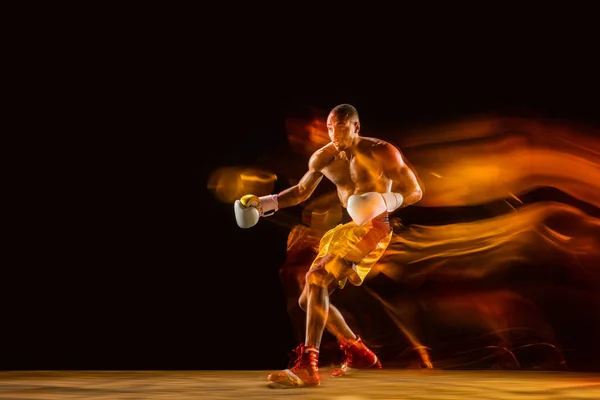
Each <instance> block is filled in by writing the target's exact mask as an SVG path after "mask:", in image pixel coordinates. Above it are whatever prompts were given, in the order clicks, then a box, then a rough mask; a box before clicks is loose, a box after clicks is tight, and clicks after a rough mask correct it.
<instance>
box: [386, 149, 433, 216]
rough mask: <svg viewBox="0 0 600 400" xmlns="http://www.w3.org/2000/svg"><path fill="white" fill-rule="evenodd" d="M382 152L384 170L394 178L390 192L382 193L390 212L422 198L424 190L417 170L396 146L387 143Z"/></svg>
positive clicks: (389, 176) (388, 175)
mask: <svg viewBox="0 0 600 400" xmlns="http://www.w3.org/2000/svg"><path fill="white" fill-rule="evenodd" d="M381 150H382V152H381V153H380V155H379V156H380V157H381V158H382V165H383V172H384V174H385V175H386V176H387V177H388V178H390V179H391V180H392V188H391V191H390V193H382V196H383V198H384V200H385V202H386V205H387V207H388V212H392V211H395V210H397V209H400V208H403V207H406V206H409V205H411V204H414V203H416V202H417V201H419V200H421V197H423V191H422V189H421V185H420V184H419V181H418V179H417V176H416V174H415V172H414V171H413V170H412V168H411V167H410V166H409V165H408V164H407V163H406V162H405V160H404V157H403V156H402V154H401V153H400V150H398V149H397V148H396V147H394V146H392V145H391V144H388V145H386V146H385V147H384V148H383V149H381Z"/></svg>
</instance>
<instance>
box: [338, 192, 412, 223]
mask: <svg viewBox="0 0 600 400" xmlns="http://www.w3.org/2000/svg"><path fill="white" fill-rule="evenodd" d="M403 201H404V198H403V197H402V195H401V194H400V193H389V192H388V193H377V192H368V193H363V194H359V195H357V194H353V195H352V196H350V197H349V198H348V207H347V210H348V214H349V215H350V217H351V218H352V220H353V221H354V222H355V223H356V225H363V224H365V223H367V222H369V221H370V220H372V219H373V218H374V217H376V216H378V215H379V214H381V213H383V212H384V211H387V212H392V211H394V210H395V209H397V208H398V207H400V206H401V205H402V202H403Z"/></svg>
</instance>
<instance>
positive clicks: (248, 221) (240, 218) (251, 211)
mask: <svg viewBox="0 0 600 400" xmlns="http://www.w3.org/2000/svg"><path fill="white" fill-rule="evenodd" d="M277 208H278V203H277V195H269V196H263V197H257V196H255V195H253V194H247V195H245V196H244V197H242V198H241V199H239V200H236V201H235V203H234V205H233V210H234V213H235V221H236V222H237V224H238V226H239V227H240V228H251V227H253V226H254V225H256V224H257V223H258V220H259V219H260V217H268V216H270V215H273V214H274V213H275V211H277Z"/></svg>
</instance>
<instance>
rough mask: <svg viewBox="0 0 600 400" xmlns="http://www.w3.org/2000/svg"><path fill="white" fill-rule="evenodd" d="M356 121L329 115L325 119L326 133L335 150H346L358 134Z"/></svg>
mask: <svg viewBox="0 0 600 400" xmlns="http://www.w3.org/2000/svg"><path fill="white" fill-rule="evenodd" d="M359 127H360V124H359V122H358V121H356V120H353V119H351V118H350V117H348V116H345V115H337V114H329V116H328V117H327V133H329V138H330V139H331V142H332V143H333V145H334V146H335V148H336V150H338V151H342V150H346V149H347V148H348V147H349V146H350V145H351V144H352V140H354V137H355V136H356V134H357V133H358V129H359Z"/></svg>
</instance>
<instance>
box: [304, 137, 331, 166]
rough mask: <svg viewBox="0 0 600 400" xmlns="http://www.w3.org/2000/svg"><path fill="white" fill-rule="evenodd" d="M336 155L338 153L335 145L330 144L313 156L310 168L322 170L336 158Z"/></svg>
mask: <svg viewBox="0 0 600 400" xmlns="http://www.w3.org/2000/svg"><path fill="white" fill-rule="evenodd" d="M335 155H336V151H335V147H334V146H333V143H328V144H326V145H325V146H323V147H321V148H320V149H318V150H316V151H315V152H314V153H313V154H312V156H311V157H310V161H309V164H310V167H311V168H312V169H315V170H321V169H322V168H323V167H325V166H326V165H327V164H329V163H330V162H331V161H332V160H333V159H334V158H335Z"/></svg>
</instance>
